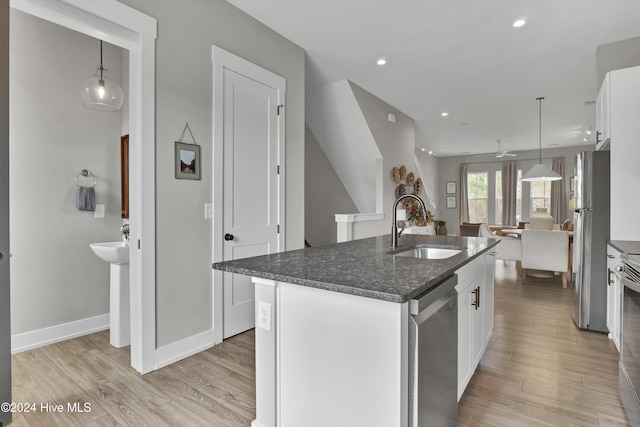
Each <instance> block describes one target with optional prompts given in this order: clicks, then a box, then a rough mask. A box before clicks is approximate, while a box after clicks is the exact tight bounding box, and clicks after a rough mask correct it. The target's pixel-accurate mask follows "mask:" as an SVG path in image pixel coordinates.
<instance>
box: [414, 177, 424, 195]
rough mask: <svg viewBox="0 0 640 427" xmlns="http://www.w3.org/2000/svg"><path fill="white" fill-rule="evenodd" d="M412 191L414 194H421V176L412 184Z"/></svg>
mask: <svg viewBox="0 0 640 427" xmlns="http://www.w3.org/2000/svg"><path fill="white" fill-rule="evenodd" d="M413 192H414V194H422V178H418V179H417V180H416V183H415V184H413Z"/></svg>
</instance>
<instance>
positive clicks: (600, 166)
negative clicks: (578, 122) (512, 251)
mask: <svg viewBox="0 0 640 427" xmlns="http://www.w3.org/2000/svg"><path fill="white" fill-rule="evenodd" d="M609 154H610V153H609V151H585V152H582V153H580V154H578V155H577V156H576V177H575V182H574V185H575V195H574V197H575V200H574V202H575V203H574V206H575V212H574V232H573V266H572V274H571V281H572V284H573V320H575V322H576V325H578V327H580V328H582V329H589V330H594V331H601V332H607V241H608V240H609V221H610V209H609V204H610V203H609V200H610V188H609V181H610V178H609V175H610V156H609Z"/></svg>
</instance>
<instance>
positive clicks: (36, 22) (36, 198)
mask: <svg viewBox="0 0 640 427" xmlns="http://www.w3.org/2000/svg"><path fill="white" fill-rule="evenodd" d="M10 20H11V25H10V32H11V33H10V34H11V45H10V49H11V62H10V79H11V86H10V109H11V117H10V138H11V141H10V182H11V195H10V211H11V253H12V254H13V257H12V258H11V314H12V325H11V326H12V334H19V333H25V332H30V331H33V330H37V329H41V328H45V327H49V326H54V325H58V324H62V323H67V322H72V321H76V320H81V319H85V318H89V317H93V316H97V315H101V314H105V313H108V312H109V266H108V264H107V263H105V262H104V261H102V260H100V259H99V258H97V257H96V256H95V255H94V254H93V253H92V252H91V250H90V248H89V243H92V242H104V241H113V240H120V231H119V230H120V225H121V221H122V220H121V213H120V209H121V208H120V136H121V129H122V120H121V114H120V113H119V112H116V113H103V112H97V111H93V110H89V109H86V108H84V107H83V106H82V103H81V97H80V86H81V83H82V81H83V80H84V79H85V78H87V77H89V76H91V75H93V74H94V73H95V69H96V66H97V65H98V64H99V59H100V56H99V42H98V40H96V39H93V38H91V37H87V36H85V35H82V34H79V33H76V32H73V31H70V30H68V29H65V28H62V27H59V26H57V25H55V24H52V23H49V22H46V21H43V20H40V19H38V18H35V17H33V16H31V15H26V14H24V13H22V12H19V11H16V10H13V9H12V10H11V15H10ZM122 58H123V54H122V50H121V49H120V48H116V47H114V46H111V45H108V44H105V45H104V63H105V67H106V68H108V69H109V76H110V77H112V79H113V80H114V81H116V82H119V81H120V75H121V74H122V73H121V69H122ZM82 169H89V170H90V171H91V172H92V173H93V174H94V175H95V176H96V177H97V181H98V183H97V185H96V199H97V203H100V204H104V205H105V206H106V217H105V218H104V219H95V218H94V216H93V213H92V212H91V213H90V212H81V211H78V210H76V209H75V196H76V191H77V187H76V185H75V182H74V177H75V176H76V174H78V173H79V172H80V170H82Z"/></svg>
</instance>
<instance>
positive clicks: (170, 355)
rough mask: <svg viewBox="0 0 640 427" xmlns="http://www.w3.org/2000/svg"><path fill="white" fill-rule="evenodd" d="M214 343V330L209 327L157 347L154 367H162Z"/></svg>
mask: <svg viewBox="0 0 640 427" xmlns="http://www.w3.org/2000/svg"><path fill="white" fill-rule="evenodd" d="M215 345H216V342H215V330H213V329H209V330H208V331H204V332H201V333H199V334H196V335H193V336H190V337H189V338H185V339H183V340H180V341H176V342H173V343H171V344H167V345H165V346H162V347H159V348H158V349H156V355H155V356H156V357H155V359H156V369H160V368H164V367H165V366H167V365H170V364H172V363H174V362H177V361H178V360H182V359H185V358H187V357H189V356H193V355H194V354H196V353H200V352H201V351H204V350H207V349H209V348H211V347H213V346H215Z"/></svg>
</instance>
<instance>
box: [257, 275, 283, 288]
mask: <svg viewBox="0 0 640 427" xmlns="http://www.w3.org/2000/svg"><path fill="white" fill-rule="evenodd" d="M251 281H252V282H253V283H255V284H256V285H265V286H270V287H272V288H275V287H277V286H278V282H276V281H274V280H269V279H263V278H261V277H255V276H254V277H252V278H251Z"/></svg>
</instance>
